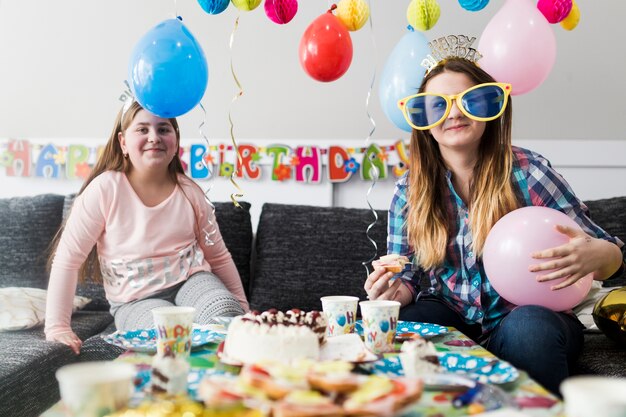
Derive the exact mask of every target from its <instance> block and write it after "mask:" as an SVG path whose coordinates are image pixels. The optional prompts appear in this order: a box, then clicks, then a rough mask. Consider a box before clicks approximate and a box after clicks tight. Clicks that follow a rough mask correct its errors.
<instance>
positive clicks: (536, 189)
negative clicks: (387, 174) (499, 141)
mask: <svg viewBox="0 0 626 417" xmlns="http://www.w3.org/2000/svg"><path fill="white" fill-rule="evenodd" d="M451 175H452V174H451V172H450V171H448V172H447V173H446V181H447V184H448V187H447V190H446V191H445V195H444V198H445V200H446V209H447V213H448V216H449V221H450V224H454V225H455V229H454V230H451V231H450V235H449V241H448V246H447V250H446V258H445V260H444V263H443V265H441V266H439V267H437V268H435V269H433V270H430V271H424V270H422V269H421V268H419V267H418V266H416V265H413V266H412V267H411V270H406V271H403V272H401V273H400V274H401V278H402V279H403V280H404V283H405V284H406V285H407V287H409V289H411V291H412V293H413V295H414V296H416V295H417V293H418V292H419V282H420V279H421V277H422V276H423V275H424V274H428V277H429V278H430V285H431V287H432V288H434V289H435V291H436V293H437V294H438V296H439V297H440V298H442V299H443V300H444V301H445V302H446V303H447V304H448V305H449V306H451V307H452V308H453V309H454V310H456V311H458V312H459V313H460V314H461V315H462V316H463V317H465V320H466V321H467V322H468V323H481V324H482V326H483V332H484V333H487V332H489V331H491V330H492V329H493V328H494V327H496V325H497V324H498V323H499V322H500V320H501V319H502V318H503V317H504V316H505V315H506V314H507V313H509V312H510V311H511V310H512V309H513V308H514V307H515V306H514V305H513V304H511V303H509V302H508V301H506V300H504V299H503V298H502V297H500V295H498V293H497V292H496V291H495V290H494V289H493V287H492V286H491V283H490V282H489V280H488V279H487V276H486V275H485V271H484V268H483V264H482V259H480V258H479V259H477V258H476V256H475V255H474V253H473V251H472V248H471V245H472V233H471V231H470V228H469V223H468V221H469V219H468V215H469V211H468V208H467V206H466V205H465V203H464V202H463V201H462V200H461V198H460V197H459V196H458V194H457V193H456V192H455V190H454V187H453V186H452V177H451ZM513 182H514V187H516V188H517V189H516V192H517V194H518V196H519V199H520V200H521V205H522V206H545V207H550V208H554V209H557V210H560V211H562V212H564V213H566V214H567V215H568V216H569V217H571V218H572V219H574V220H575V221H576V223H578V224H579V225H580V226H581V227H582V229H583V230H584V231H585V232H586V233H588V234H589V235H591V236H595V237H598V238H601V239H606V240H608V241H611V242H613V243H615V244H617V245H618V246H620V247H621V246H623V245H624V244H623V243H622V242H621V241H620V240H619V238H616V237H612V236H610V235H608V234H607V233H606V232H605V231H604V230H602V229H601V228H600V227H598V226H597V225H596V224H595V223H593V222H592V221H591V219H590V218H589V217H588V210H587V207H586V206H585V205H584V204H583V203H582V202H581V201H580V200H579V199H578V198H577V197H576V196H575V195H574V192H573V191H572V189H571V188H570V186H569V184H568V183H567V182H566V181H565V179H563V177H561V175H559V174H558V173H557V172H556V171H555V170H554V169H553V168H552V166H551V165H550V162H549V161H548V160H547V159H545V158H544V157H542V156H541V155H539V154H537V153H535V152H532V151H529V150H526V149H522V148H518V147H513ZM407 189H408V173H407V174H405V175H404V176H402V177H401V178H400V179H399V180H398V181H397V183H396V187H395V191H394V196H393V199H392V200H391V207H390V209H389V231H388V237H387V252H388V253H398V254H401V255H406V256H409V257H410V258H411V259H412V260H413V248H411V247H410V245H409V243H408V240H407V234H406V229H405V224H406V210H407V209H408V206H407V200H406V199H407Z"/></svg>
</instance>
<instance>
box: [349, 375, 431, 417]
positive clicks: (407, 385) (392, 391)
mask: <svg viewBox="0 0 626 417" xmlns="http://www.w3.org/2000/svg"><path fill="white" fill-rule="evenodd" d="M423 390H424V383H423V382H422V380H421V379H417V378H404V377H399V378H395V379H389V378H387V377H384V376H379V375H370V376H369V377H368V379H367V380H366V381H365V382H364V383H363V384H361V386H360V387H359V388H358V389H356V390H355V391H353V392H351V393H350V394H348V396H347V397H346V400H345V401H344V403H343V410H344V413H345V414H346V415H348V416H355V417H356V416H379V417H388V416H393V415H395V414H396V413H397V412H398V411H399V410H400V409H402V408H403V407H405V406H406V405H408V404H411V403H413V402H415V401H417V400H419V399H420V397H421V396H422V391H423Z"/></svg>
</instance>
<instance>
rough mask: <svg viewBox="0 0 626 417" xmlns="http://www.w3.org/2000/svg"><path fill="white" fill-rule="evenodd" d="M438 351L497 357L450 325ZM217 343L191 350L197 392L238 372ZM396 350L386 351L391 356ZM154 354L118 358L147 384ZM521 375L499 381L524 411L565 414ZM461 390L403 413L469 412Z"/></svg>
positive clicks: (47, 416)
mask: <svg viewBox="0 0 626 417" xmlns="http://www.w3.org/2000/svg"><path fill="white" fill-rule="evenodd" d="M430 340H431V341H432V342H433V343H434V344H435V347H436V348H437V351H438V352H452V353H457V352H458V353H467V354H471V355H473V356H478V357H480V358H494V359H495V357H494V356H493V355H492V354H491V353H490V352H488V351H487V350H485V349H484V348H483V347H482V346H480V345H478V344H476V343H474V342H473V341H472V340H471V339H469V338H467V337H466V336H465V335H463V334H462V333H461V332H459V331H457V330H455V329H453V328H449V332H448V333H446V334H443V335H440V336H435V337H433V338H431V339H430ZM216 351H217V344H215V343H211V344H207V345H205V346H202V347H201V348H199V349H198V350H196V351H194V352H192V353H191V356H190V358H189V362H190V365H191V368H192V371H191V373H190V378H189V389H190V393H191V394H192V395H193V394H194V393H195V389H196V388H197V384H198V383H199V381H200V380H201V379H202V378H203V377H206V376H209V375H212V374H223V373H237V372H238V368H237V367H234V366H230V365H224V364H222V363H221V362H220V361H219V358H218V357H217V353H216ZM392 356H394V354H388V355H386V357H387V358H389V357H392ZM151 359H152V356H151V355H149V354H145V353H136V352H131V351H127V352H125V353H124V354H122V355H121V356H120V357H119V358H118V359H116V360H118V361H124V362H128V363H132V364H135V365H136V366H137V369H138V377H139V379H140V380H142V381H143V384H147V382H148V380H149V377H150V362H151ZM519 373H520V376H519V377H518V378H517V379H516V380H515V381H511V382H508V383H505V384H500V385H498V386H499V387H500V388H502V389H503V390H504V391H505V392H507V393H508V394H510V395H511V397H512V398H513V399H514V401H515V402H516V403H517V404H518V405H520V406H521V407H522V408H521V410H519V412H520V413H521V414H519V415H527V416H533V417H544V416H545V417H563V416H564V414H563V403H562V402H561V401H560V400H559V399H558V398H556V397H555V396H553V395H552V394H550V393H549V392H548V391H546V390H545V389H544V388H543V387H542V386H540V385H539V384H538V383H537V382H535V381H534V380H532V379H531V378H529V377H528V375H527V374H526V373H525V372H523V371H519ZM457 394H458V392H454V391H430V390H425V391H424V394H423V395H422V398H421V399H420V400H419V401H418V402H417V403H416V404H415V405H414V406H413V407H410V410H408V411H407V412H406V413H404V414H403V415H405V416H411V417H456V416H465V415H468V413H469V411H471V410H468V407H462V408H455V407H453V405H452V399H453V398H454V396H456V395H457ZM144 398H145V394H144V393H142V392H137V393H136V395H135V396H134V398H133V400H132V403H134V404H137V403H139V402H140V401H141V400H142V399H144ZM42 417H65V415H64V414H63V411H62V407H61V405H60V404H56V405H55V406H53V407H52V408H51V409H50V410H48V411H47V412H45V413H44V414H42Z"/></svg>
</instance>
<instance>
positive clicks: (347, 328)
mask: <svg viewBox="0 0 626 417" xmlns="http://www.w3.org/2000/svg"><path fill="white" fill-rule="evenodd" d="M320 301H321V302H322V311H323V312H324V315H326V321H327V322H328V325H327V327H326V334H327V335H328V336H339V335H342V334H348V333H354V324H355V323H356V310H357V307H358V303H359V297H352V296H349V295H329V296H326V297H321V298H320Z"/></svg>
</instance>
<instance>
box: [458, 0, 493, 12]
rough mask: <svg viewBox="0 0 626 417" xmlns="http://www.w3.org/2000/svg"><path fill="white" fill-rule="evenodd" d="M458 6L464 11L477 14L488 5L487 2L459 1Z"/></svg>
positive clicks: (479, 0)
mask: <svg viewBox="0 0 626 417" xmlns="http://www.w3.org/2000/svg"><path fill="white" fill-rule="evenodd" d="M459 4H460V5H461V7H462V8H464V9H465V10H469V11H470V12H477V11H479V10H482V9H484V8H485V6H486V5H487V4H489V0H459Z"/></svg>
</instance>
